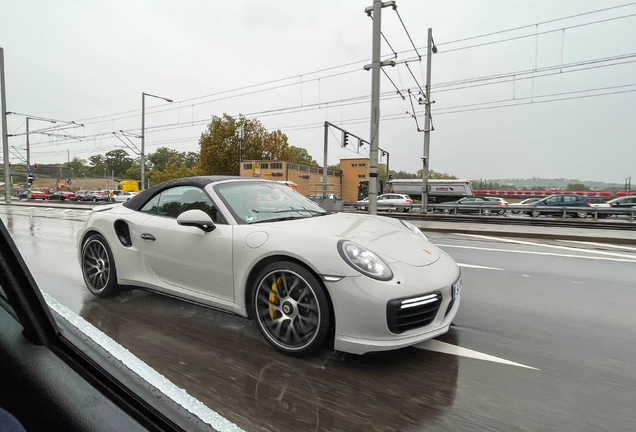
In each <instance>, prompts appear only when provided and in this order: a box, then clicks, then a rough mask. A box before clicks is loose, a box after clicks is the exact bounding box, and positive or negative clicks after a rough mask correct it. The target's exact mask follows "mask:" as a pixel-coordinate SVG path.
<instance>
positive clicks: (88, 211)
mask: <svg viewBox="0 0 636 432" xmlns="http://www.w3.org/2000/svg"><path fill="white" fill-rule="evenodd" d="M92 211H93V210H86V211H85V212H84V214H87V213H90V212H92Z"/></svg>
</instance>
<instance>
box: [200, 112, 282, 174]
mask: <svg viewBox="0 0 636 432" xmlns="http://www.w3.org/2000/svg"><path fill="white" fill-rule="evenodd" d="M240 125H243V130H244V138H243V160H285V159H287V160H289V159H291V158H292V157H293V153H292V152H291V150H290V148H289V144H288V141H287V135H285V134H284V133H282V132H280V131H276V132H271V133H269V132H267V130H266V129H265V127H264V126H263V125H262V124H261V122H259V121H258V120H256V119H246V118H245V117H243V116H242V115H240V116H239V118H238V119H235V118H234V117H232V116H229V115H227V114H223V116H222V117H218V116H214V117H212V122H210V124H209V125H208V127H207V128H206V130H205V131H204V132H203V133H202V134H201V138H200V139H199V146H200V149H201V151H200V164H199V170H200V172H201V173H202V174H205V175H238V174H239V163H238V161H239V139H238V136H237V134H236V131H237V129H238V127H239V126H240Z"/></svg>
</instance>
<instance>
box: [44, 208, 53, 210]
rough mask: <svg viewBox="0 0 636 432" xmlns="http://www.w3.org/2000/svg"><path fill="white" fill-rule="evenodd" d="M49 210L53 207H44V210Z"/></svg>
mask: <svg viewBox="0 0 636 432" xmlns="http://www.w3.org/2000/svg"><path fill="white" fill-rule="evenodd" d="M49 210H53V208H51V207H47V208H45V209H44V211H49Z"/></svg>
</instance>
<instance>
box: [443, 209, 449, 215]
mask: <svg viewBox="0 0 636 432" xmlns="http://www.w3.org/2000/svg"><path fill="white" fill-rule="evenodd" d="M442 212H444V214H450V212H451V209H444V210H442Z"/></svg>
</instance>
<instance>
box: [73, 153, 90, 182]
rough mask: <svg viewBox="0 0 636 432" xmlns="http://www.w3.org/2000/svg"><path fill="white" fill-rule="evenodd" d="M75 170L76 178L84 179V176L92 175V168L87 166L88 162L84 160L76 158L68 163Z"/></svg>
mask: <svg viewBox="0 0 636 432" xmlns="http://www.w3.org/2000/svg"><path fill="white" fill-rule="evenodd" d="M68 165H70V166H71V168H72V169H73V176H74V177H82V174H84V175H88V174H89V173H90V168H89V167H88V166H87V165H86V161H85V160H84V159H81V158H78V157H77V156H75V157H74V158H73V160H72V161H70V162H69V163H68Z"/></svg>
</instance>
